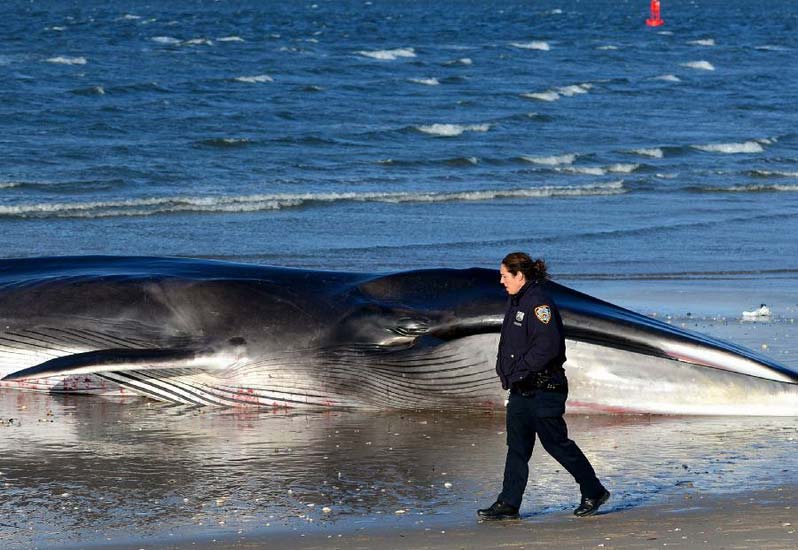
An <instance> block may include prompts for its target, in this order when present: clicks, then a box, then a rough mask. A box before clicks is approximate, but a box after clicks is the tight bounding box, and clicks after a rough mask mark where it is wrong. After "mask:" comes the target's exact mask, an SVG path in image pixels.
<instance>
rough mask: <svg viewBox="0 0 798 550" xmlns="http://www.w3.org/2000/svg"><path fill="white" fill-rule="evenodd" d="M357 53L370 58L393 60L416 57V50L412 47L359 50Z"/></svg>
mask: <svg viewBox="0 0 798 550" xmlns="http://www.w3.org/2000/svg"><path fill="white" fill-rule="evenodd" d="M357 53H358V54H360V55H362V56H364V57H370V58H371V59H379V60H380V61H395V60H397V59H399V58H403V57H405V58H406V57H416V51H415V50H414V49H413V48H395V49H393V50H373V51H366V50H360V51H358V52H357Z"/></svg>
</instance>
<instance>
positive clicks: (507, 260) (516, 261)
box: [502, 252, 549, 282]
mask: <svg viewBox="0 0 798 550" xmlns="http://www.w3.org/2000/svg"><path fill="white" fill-rule="evenodd" d="M502 265H504V267H506V268H507V271H509V272H510V274H512V275H516V274H517V273H518V272H519V271H520V272H521V273H523V274H524V277H526V280H527V281H536V282H543V281H545V280H546V279H548V278H549V273H548V271H547V270H546V262H544V261H543V258H535V259H534V260H533V259H532V258H530V257H529V254H527V253H526V252H511V253H509V254H507V255H506V256H505V257H504V259H503V260H502Z"/></svg>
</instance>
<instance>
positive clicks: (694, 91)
mask: <svg viewBox="0 0 798 550" xmlns="http://www.w3.org/2000/svg"><path fill="white" fill-rule="evenodd" d="M662 4H663V5H662V17H663V19H664V20H665V24H664V25H663V26H661V27H658V28H648V27H646V25H645V23H644V21H645V19H646V17H648V15H649V14H648V2H647V1H636V2H630V1H610V0H595V1H585V0H583V1H568V0H540V1H529V2H520V1H506V2H502V1H498V2H477V1H466V0H462V1H460V0H440V1H437V2H425V1H412V2H396V1H394V2H391V1H380V0H371V1H343V0H341V1H324V0H310V1H307V2H257V1H244V0H242V1H238V2H213V1H182V2H164V3H151V2H140V1H139V2H135V1H128V2H122V1H119V0H104V1H102V2H101V1H98V0H81V1H79V2H58V1H26V2H23V1H20V0H9V1H6V2H3V3H2V4H0V79H2V80H1V81H2V83H3V84H2V86H0V257H5V258H19V257H34V256H50V255H121V256H137V255H147V256H182V257H198V258H212V259H220V260H228V261H236V262H248V263H255V264H264V265H265V264H268V265H277V266H294V267H301V268H309V269H326V270H340V271H362V272H392V271H399V270H410V269H419V268H440V267H455V268H464V267H472V266H478V267H488V268H490V267H494V268H496V269H497V285H498V264H499V261H500V259H501V258H502V257H503V256H504V255H505V254H506V253H508V252H511V251H514V250H525V251H528V252H530V253H531V254H532V255H533V256H542V257H544V258H545V259H546V260H547V262H548V264H549V268H550V271H551V273H552V274H553V276H554V278H555V279H556V280H557V281H559V282H563V283H565V284H566V285H569V286H573V287H576V288H579V289H580V290H584V291H587V292H589V293H591V294H593V295H596V296H599V297H602V298H604V299H607V300H610V301H612V302H615V303H619V304H621V305H625V306H627V307H632V308H633V309H636V310H637V311H640V312H642V313H646V314H650V315H653V316H657V317H659V318H662V319H665V320H666V321H668V322H671V323H673V324H675V325H678V326H681V327H685V328H688V329H693V330H697V331H700V332H705V333H708V334H711V335H713V336H718V337H721V338H724V339H728V340H731V341H733V342H735V343H738V344H741V345H745V346H747V347H750V348H752V349H755V350H758V351H761V352H762V353H764V354H767V355H769V356H772V357H773V358H775V359H776V360H778V361H781V362H783V363H785V364H787V365H793V366H795V365H798V344H796V339H795V318H796V317H797V316H798V292H796V289H798V284H796V283H798V238H796V237H798V130H796V128H798V108H796V106H798V62H796V61H795V60H796V58H798V57H797V56H796V53H797V52H798V32H796V31H798V6H796V4H795V3H794V2H791V1H787V0H773V1H771V2H767V3H762V2H750V1H744V0H724V1H721V0H701V1H698V0H694V1H687V0H663V1H662ZM760 302H762V303H764V302H766V303H767V304H768V305H769V306H770V308H771V310H772V311H773V317H772V318H769V319H767V320H765V322H751V323H743V322H741V321H740V315H741V311H742V310H743V309H748V310H752V309H755V308H757V307H759V304H760ZM84 397H85V399H83V398H84ZM568 422H569V426H570V427H571V429H572V430H571V433H572V434H573V437H574V439H575V440H576V441H577V442H579V444H580V445H581V446H583V448H584V449H585V450H586V452H587V453H589V455H590V458H591V460H592V461H593V462H594V464H596V467H597V470H599V475H600V477H602V479H604V480H606V481H607V483H608V486H609V487H610V488H611V490H612V491H613V500H612V501H611V502H610V503H609V505H608V506H607V508H606V509H607V511H608V512H609V513H615V512H618V513H623V511H624V510H626V509H629V508H636V507H640V506H646V505H650V504H656V503H658V502H661V501H662V500H663V499H664V498H667V497H669V496H670V497H672V496H674V495H676V496H677V497H679V498H681V497H682V494H683V493H684V495H685V496H684V498H691V495H695V496H696V497H698V496H699V495H701V494H704V493H724V492H735V491H742V490H753V489H757V488H763V487H774V486H780V485H782V484H783V485H785V486H787V485H788V486H789V487H792V485H790V484H792V483H794V482H793V481H792V479H793V477H794V475H793V472H794V471H795V469H796V467H798V464H796V461H797V460H798V458H796V456H797V455H796V454H795V452H794V449H795V437H796V434H798V425H796V420H795V419H794V418H781V419H778V418H747V419H741V418H687V417H649V416H627V417H612V416H604V417H573V416H570V417H569V420H568ZM503 423H504V418H503V414H501V413H495V414H490V415H478V414H470V415H453V416H452V415H448V414H445V413H441V412H437V411H425V412H408V413H405V412H381V413H379V414H370V413H362V412H357V411H328V412H324V413H318V412H316V413H313V412H311V413H308V412H302V411H297V412H280V413H275V412H272V411H254V410H228V409H215V408H205V409H188V408H185V407H173V406H171V405H165V404H160V403H155V402H149V401H144V400H138V399H130V400H129V401H123V402H115V401H107V400H103V399H99V398H92V397H90V396H81V397H75V396H69V395H66V396H62V395H47V394H33V393H22V392H15V391H3V392H0V432H2V435H3V437H2V438H0V451H2V452H0V457H2V458H0V483H2V484H3V491H2V494H0V510H2V512H3V513H2V516H3V519H2V524H1V525H0V542H1V543H2V544H3V545H4V547H9V548H30V547H33V546H37V547H47V548H54V547H63V546H64V545H70V544H71V545H73V546H75V547H85V545H87V544H94V545H97V546H102V545H104V544H107V543H108V542H109V541H114V542H119V541H125V540H128V541H132V542H130V544H135V546H134V547H139V546H143V543H146V544H152V545H154V546H158V545H159V544H165V542H164V541H166V542H170V541H174V540H176V539H178V538H180V537H183V538H187V540H189V541H190V540H192V539H194V540H204V539H208V540H210V539H213V540H214V541H215V537H217V536H227V537H233V538H235V537H240V538H241V539H242V540H243V539H245V538H246V537H248V536H250V535H252V534H255V535H258V533H260V536H263V533H266V536H268V534H269V533H271V532H288V533H295V534H296V536H297V539H296V540H297V543H299V541H300V540H301V539H300V538H299V537H301V536H304V534H305V533H308V534H312V533H316V534H318V533H322V534H324V533H328V534H329V536H330V537H336V538H338V537H341V536H342V533H343V543H349V541H351V540H352V538H351V535H352V534H353V533H355V534H356V533H358V532H361V531H362V530H363V529H372V528H376V529H379V528H382V527H385V526H389V527H397V528H402V529H404V528H407V529H436V530H438V529H448V528H449V527H450V526H453V525H454V526H458V525H459V526H462V525H472V524H473V522H474V521H475V517H474V512H475V510H476V508H478V507H483V506H486V505H489V504H490V503H491V502H492V500H493V499H494V498H495V494H496V492H497V491H498V487H499V485H500V481H501V480H500V478H501V466H502V463H503V459H504V452H505V447H504V439H505V435H504V425H503ZM87 473H90V475H87ZM577 500H578V494H577V489H576V487H575V485H573V483H572V480H571V479H570V478H569V477H568V476H567V474H564V473H563V472H562V471H557V466H556V465H555V464H554V462H553V461H552V460H551V459H550V458H549V457H548V456H547V455H545V453H543V452H542V451H541V450H540V449H538V450H536V451H535V457H534V458H533V474H532V479H531V481H530V486H529V491H528V498H527V500H525V504H524V508H523V509H522V514H523V517H524V520H525V521H531V522H535V521H545V520H546V519H547V518H549V517H552V516H554V517H557V516H565V515H568V514H570V510H571V509H572V508H573V506H574V505H575V504H576V502H577ZM603 510H604V509H603ZM603 510H602V511H603Z"/></svg>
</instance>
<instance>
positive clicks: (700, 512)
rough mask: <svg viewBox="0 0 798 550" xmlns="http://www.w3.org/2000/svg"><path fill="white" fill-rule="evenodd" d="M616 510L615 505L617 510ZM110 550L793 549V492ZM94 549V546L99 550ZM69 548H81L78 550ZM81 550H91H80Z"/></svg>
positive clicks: (797, 504) (797, 492)
mask: <svg viewBox="0 0 798 550" xmlns="http://www.w3.org/2000/svg"><path fill="white" fill-rule="evenodd" d="M616 504H617V503H616ZM100 546H101V547H103V548H107V549H108V550H128V549H131V550H135V549H140V548H146V549H149V548H164V549H173V550H183V549H189V548H191V549H217V550H218V549H230V550H232V549H237V550H245V549H256V548H302V549H308V550H310V549H338V548H340V549H347V550H355V549H361V548H362V549H371V548H380V549H382V548H418V549H424V548H440V549H459V548H518V549H521V548H566V549H570V548H573V549H582V548H602V549H611V548H646V549H649V548H663V547H673V548H683V549H684V548H727V549H752V550H753V549H791V548H796V547H798V486H796V485H784V486H779V487H775V488H772V489H768V490H764V491H756V492H747V493H736V494H730V495H724V496H718V495H711V494H702V493H700V492H695V491H690V492H685V493H684V494H680V495H675V496H673V497H672V498H670V499H668V501H667V502H665V503H662V504H658V505H655V506H641V507H629V508H623V507H621V509H616V510H614V511H609V512H603V511H602V512H601V513H599V514H598V515H596V516H593V517H590V518H581V519H580V518H575V517H572V516H570V515H569V514H566V513H562V514H556V515H552V516H549V517H547V518H546V519H544V520H534V519H530V518H528V517H527V518H522V519H521V520H517V521H503V522H483V523H480V522H478V521H476V519H474V520H473V521H459V522H456V523H454V524H446V523H445V522H433V524H430V525H429V526H427V527H423V526H419V525H414V526H412V527H408V528H380V527H374V528H362V529H357V530H355V531H343V532H340V531H339V532H336V531H335V530H332V531H331V532H329V533H313V532H294V533H290V534H286V533H281V534H276V535H275V534H270V533H268V532H266V531H260V532H252V533H247V534H246V535H243V534H242V535H227V536H215V537H213V538H205V537H202V538H200V537H198V538H187V539H183V540H179V541H175V540H168V539H160V540H150V541H142V540H138V541H129V542H126V543H122V544H105V545H100ZM98 547H99V546H98ZM74 548H78V547H77V546H76V547H74ZM80 548H91V547H87V546H81V547H80Z"/></svg>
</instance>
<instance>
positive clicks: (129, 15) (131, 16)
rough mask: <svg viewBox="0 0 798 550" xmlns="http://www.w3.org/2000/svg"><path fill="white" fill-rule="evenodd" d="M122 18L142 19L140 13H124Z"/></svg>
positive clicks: (129, 19)
mask: <svg viewBox="0 0 798 550" xmlns="http://www.w3.org/2000/svg"><path fill="white" fill-rule="evenodd" d="M122 19H127V20H128V21H138V20H139V19H142V17H141V16H140V15H132V14H130V13H126V14H125V15H123V16H122Z"/></svg>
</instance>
